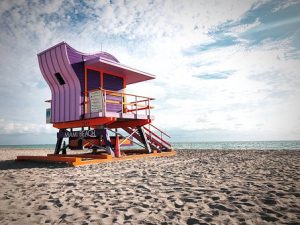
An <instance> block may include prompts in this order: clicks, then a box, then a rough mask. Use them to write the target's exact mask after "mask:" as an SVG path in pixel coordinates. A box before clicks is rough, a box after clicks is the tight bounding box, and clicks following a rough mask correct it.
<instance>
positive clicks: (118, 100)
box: [84, 89, 154, 116]
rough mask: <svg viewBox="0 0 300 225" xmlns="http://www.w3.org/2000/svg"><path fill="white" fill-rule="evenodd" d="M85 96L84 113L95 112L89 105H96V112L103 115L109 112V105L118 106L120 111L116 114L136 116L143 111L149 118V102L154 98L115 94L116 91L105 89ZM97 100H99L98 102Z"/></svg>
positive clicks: (90, 92) (93, 91) (121, 93)
mask: <svg viewBox="0 0 300 225" xmlns="http://www.w3.org/2000/svg"><path fill="white" fill-rule="evenodd" d="M95 93H96V94H95ZM97 95H98V96H97ZM86 96H87V97H86V98H87V99H86V101H85V107H84V108H85V111H86V113H92V112H97V107H94V108H92V105H91V104H94V105H97V104H98V106H99V111H98V112H102V113H104V114H105V113H106V112H108V111H109V110H108V109H107V106H108V105H109V104H110V105H119V106H120V111H118V113H132V114H136V115H137V114H138V112H141V111H144V113H145V115H147V116H150V109H152V108H153V107H152V106H151V105H150V102H151V101H152V100H154V98H149V97H145V96H140V95H133V94H128V93H123V92H117V91H110V90H105V89H94V90H90V91H89V92H88V93H87V95H86ZM93 96H96V97H93ZM92 98H94V99H92ZM97 99H98V100H99V102H98V100H97ZM95 101H96V102H95ZM100 101H101V102H100ZM95 103H96V104H95Z"/></svg>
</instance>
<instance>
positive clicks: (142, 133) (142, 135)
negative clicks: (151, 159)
mask: <svg viewBox="0 0 300 225" xmlns="http://www.w3.org/2000/svg"><path fill="white" fill-rule="evenodd" d="M138 132H139V135H140V137H141V141H142V143H143V144H144V146H145V149H146V150H147V151H148V153H151V148H150V145H149V143H148V139H147V137H146V135H145V132H144V129H143V127H138Z"/></svg>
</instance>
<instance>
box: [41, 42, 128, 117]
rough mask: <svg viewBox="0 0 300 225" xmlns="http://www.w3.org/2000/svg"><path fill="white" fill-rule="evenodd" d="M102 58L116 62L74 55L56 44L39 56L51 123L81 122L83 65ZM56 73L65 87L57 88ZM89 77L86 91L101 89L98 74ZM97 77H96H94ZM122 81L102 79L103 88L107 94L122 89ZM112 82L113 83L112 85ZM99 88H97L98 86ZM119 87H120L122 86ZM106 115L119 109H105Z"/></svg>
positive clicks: (91, 56)
mask: <svg viewBox="0 0 300 225" xmlns="http://www.w3.org/2000/svg"><path fill="white" fill-rule="evenodd" d="M99 57H100V58H104V59H106V60H109V61H113V62H119V61H118V60H117V59H116V58H115V57H114V56H112V55H110V54H108V53H105V52H99V53H96V54H85V53H81V52H78V51H76V50H75V49H73V48H72V47H70V46H69V45H68V44H67V43H65V42H62V43H59V44H57V45H55V46H53V47H51V48H49V49H47V50H45V51H43V52H41V53H39V54H38V61H39V66H40V70H41V72H42V75H43V77H44V79H45V80H46V82H47V84H48V85H49V87H50V89H51V100H52V101H51V122H52V123H57V122H66V121H74V120H79V119H81V118H82V113H83V91H84V61H86V60H88V59H93V58H99ZM55 73H60V75H61V77H62V78H63V80H64V81H65V84H63V85H61V84H59V82H58V80H57V79H56V77H55ZM89 73H91V74H92V75H91V77H92V78H91V80H90V81H89V84H88V85H89V89H95V88H98V87H100V76H99V72H95V71H94V72H89ZM95 73H98V77H99V79H98V78H97V76H96V75H95ZM121 80H122V79H120V78H119V79H118V78H112V77H111V76H108V75H106V76H104V86H105V87H104V88H105V89H109V90H120V89H123V81H122V82H121ZM112 81H113V83H111V82H112ZM98 84H99V85H98ZM121 84H122V85H121ZM107 110H108V111H114V112H116V111H120V110H121V105H113V104H111V105H107Z"/></svg>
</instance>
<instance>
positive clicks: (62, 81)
mask: <svg viewBox="0 0 300 225" xmlns="http://www.w3.org/2000/svg"><path fill="white" fill-rule="evenodd" d="M54 75H55V77H56V80H57V81H58V83H59V84H60V85H64V84H66V82H65V81H64V78H63V77H62V76H61V74H60V73H55V74H54Z"/></svg>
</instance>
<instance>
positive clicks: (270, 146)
mask: <svg viewBox="0 0 300 225" xmlns="http://www.w3.org/2000/svg"><path fill="white" fill-rule="evenodd" d="M171 144H172V146H173V148H174V149H200V150H201V149H217V150H237V149H241V150H251V149H253V150H300V141H224V142H172V143H171ZM54 148H55V145H51V144H46V145H0V149H54ZM137 148H140V147H137Z"/></svg>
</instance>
